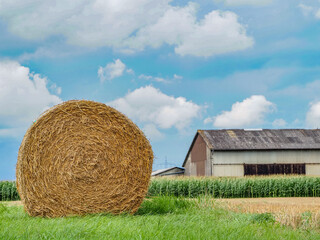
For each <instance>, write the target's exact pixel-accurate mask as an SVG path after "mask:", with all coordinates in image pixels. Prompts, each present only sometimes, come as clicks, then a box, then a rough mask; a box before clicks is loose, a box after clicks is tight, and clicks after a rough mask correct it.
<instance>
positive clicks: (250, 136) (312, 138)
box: [198, 129, 320, 150]
mask: <svg viewBox="0 0 320 240" xmlns="http://www.w3.org/2000/svg"><path fill="white" fill-rule="evenodd" d="M198 133H199V134H200V135H201V136H202V137H203V138H204V140H205V141H206V143H207V144H208V145H209V147H210V148H212V149H214V150H268V149H272V150H288V149H320V130H319V129H260V130H246V129H224V130H198Z"/></svg>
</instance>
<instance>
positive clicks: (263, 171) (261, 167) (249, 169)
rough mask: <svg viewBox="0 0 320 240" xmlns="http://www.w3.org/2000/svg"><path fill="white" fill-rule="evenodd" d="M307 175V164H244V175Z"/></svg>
mask: <svg viewBox="0 0 320 240" xmlns="http://www.w3.org/2000/svg"><path fill="white" fill-rule="evenodd" d="M272 174H306V165H305V164H244V175H272Z"/></svg>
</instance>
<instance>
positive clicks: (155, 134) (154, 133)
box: [143, 124, 164, 141]
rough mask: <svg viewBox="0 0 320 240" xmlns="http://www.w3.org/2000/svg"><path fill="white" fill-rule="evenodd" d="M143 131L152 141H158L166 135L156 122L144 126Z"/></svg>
mask: <svg viewBox="0 0 320 240" xmlns="http://www.w3.org/2000/svg"><path fill="white" fill-rule="evenodd" d="M143 132H144V133H145V135H146V136H147V138H149V139H150V140H151V141H157V140H160V139H162V138H163V137H164V135H163V134H162V133H161V132H160V131H159V129H158V128H157V127H156V126H155V125H154V124H147V125H145V126H144V127H143Z"/></svg>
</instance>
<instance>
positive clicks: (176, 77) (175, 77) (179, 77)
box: [173, 74, 183, 79]
mask: <svg viewBox="0 0 320 240" xmlns="http://www.w3.org/2000/svg"><path fill="white" fill-rule="evenodd" d="M173 78H174V79H182V78H183V77H182V76H180V75H177V74H173Z"/></svg>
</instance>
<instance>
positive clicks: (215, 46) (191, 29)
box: [126, 3, 254, 57]
mask: <svg viewBox="0 0 320 240" xmlns="http://www.w3.org/2000/svg"><path fill="white" fill-rule="evenodd" d="M196 12H197V11H196V4H194V3H189V5H188V6H186V7H183V8H180V7H172V8H170V9H169V10H168V11H166V12H165V14H164V15H163V16H162V17H161V18H159V19H158V21H157V22H156V23H155V24H153V25H148V26H146V27H144V28H142V29H140V30H139V31H138V32H137V34H136V36H134V37H131V38H130V39H128V40H127V41H126V43H127V44H128V47H130V48H133V49H140V50H142V49H143V48H144V47H146V46H151V47H154V48H156V47H159V46H161V45H162V44H164V43H166V44H169V45H174V46H175V52H176V53H177V54H179V55H182V56H184V55H193V56H199V57H209V56H213V55H218V54H223V53H228V52H234V51H239V50H244V49H247V48H249V47H251V46H252V45H253V43H254V41H253V39H252V38H251V37H248V36H247V35H246V29H245V27H244V26H243V25H241V24H240V23H239V22H238V17H237V15H236V14H235V13H233V12H228V11H227V12H223V11H212V12H210V13H208V14H207V15H206V16H205V17H204V18H203V19H202V20H200V21H197V18H196Z"/></svg>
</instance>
